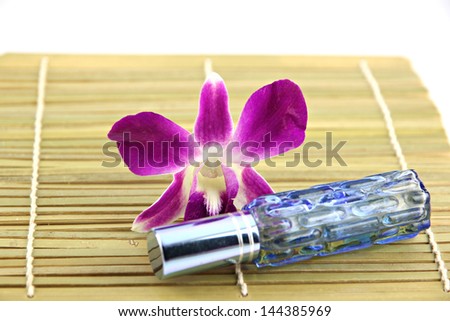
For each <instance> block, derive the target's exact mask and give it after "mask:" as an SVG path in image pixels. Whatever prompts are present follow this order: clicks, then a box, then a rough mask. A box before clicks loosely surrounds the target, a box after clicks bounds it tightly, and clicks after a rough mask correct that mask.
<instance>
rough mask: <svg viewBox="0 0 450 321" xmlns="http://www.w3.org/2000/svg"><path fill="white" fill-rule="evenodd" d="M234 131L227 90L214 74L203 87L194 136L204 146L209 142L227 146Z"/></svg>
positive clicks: (220, 79) (221, 80) (219, 78)
mask: <svg viewBox="0 0 450 321" xmlns="http://www.w3.org/2000/svg"><path fill="white" fill-rule="evenodd" d="M232 131H233V120H232V119H231V115H230V110H229V109H228V92H227V88H226V87H225V83H224V81H223V79H222V78H221V77H220V76H219V75H218V74H217V73H215V72H213V73H211V74H210V75H209V77H208V78H207V79H206V81H205V83H204V84H203V87H202V91H201V94H200V107H199V112H198V116H197V120H196V122H195V125H194V135H195V138H196V140H197V141H198V142H200V144H202V145H204V144H205V143H207V142H217V143H220V144H225V143H227V142H228V141H229V140H230V137H231V133H232Z"/></svg>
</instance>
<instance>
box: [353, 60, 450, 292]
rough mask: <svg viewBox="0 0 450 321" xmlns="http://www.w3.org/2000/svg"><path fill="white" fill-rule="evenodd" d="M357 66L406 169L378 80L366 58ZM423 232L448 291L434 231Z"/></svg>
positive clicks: (444, 267)
mask: <svg viewBox="0 0 450 321" xmlns="http://www.w3.org/2000/svg"><path fill="white" fill-rule="evenodd" d="M359 67H360V69H361V72H362V73H363V75H364V77H365V78H366V81H367V82H368V84H369V85H370V88H371V89H372V92H373V95H374V97H375V100H376V102H377V104H378V106H379V107H380V109H381V112H382V113H383V117H384V121H385V124H386V128H387V130H388V132H389V139H390V141H391V145H392V147H393V148H394V151H395V155H396V156H397V159H398V162H399V163H400V167H401V169H402V170H406V169H408V164H407V163H406V159H405V155H404V154H403V151H402V147H401V145H400V141H399V140H398V138H397V133H396V132H395V127H394V122H393V120H392V116H391V112H390V110H389V106H388V105H387V103H386V101H385V100H384V97H383V94H382V93H381V90H380V86H379V85H378V81H377V80H376V79H375V77H374V75H373V73H372V71H371V70H370V67H369V64H368V63H367V61H366V60H361V61H360V63H359ZM425 233H426V234H427V236H428V242H429V243H430V245H431V250H432V252H433V254H434V261H435V262H436V263H437V266H438V271H439V273H440V275H441V282H442V285H443V288H444V291H445V292H450V280H449V278H448V271H447V268H446V266H445V262H444V260H443V259H442V256H441V251H440V250H439V246H438V244H437V242H436V240H435V238H434V233H433V231H432V229H431V227H430V228H428V229H427V230H426V231H425Z"/></svg>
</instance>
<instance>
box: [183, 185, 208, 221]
mask: <svg viewBox="0 0 450 321" xmlns="http://www.w3.org/2000/svg"><path fill="white" fill-rule="evenodd" d="M208 216H209V215H208V211H207V210H206V206H205V194H204V193H202V192H194V193H192V194H191V196H189V201H188V204H187V207H186V213H184V220H185V221H190V220H196V219H199V218H203V217H208Z"/></svg>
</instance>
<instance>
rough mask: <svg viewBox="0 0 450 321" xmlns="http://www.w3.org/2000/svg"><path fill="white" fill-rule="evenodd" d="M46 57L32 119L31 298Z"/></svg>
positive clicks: (30, 294)
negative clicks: (33, 118) (33, 119)
mask: <svg viewBox="0 0 450 321" xmlns="http://www.w3.org/2000/svg"><path fill="white" fill-rule="evenodd" d="M47 70H48V58H47V57H44V58H42V59H41V62H40V67H39V79H38V87H37V102H36V116H35V121H34V143H33V163H32V174H31V192H30V222H29V225H28V237H27V252H26V257H25V258H26V272H25V278H26V290H27V296H28V297H29V298H32V297H33V296H34V290H35V289H34V285H33V281H34V274H33V262H34V256H33V247H34V232H35V230H36V217H37V190H38V185H39V180H38V177H39V162H40V155H41V140H42V135H41V133H42V118H43V116H44V106H45V85H46V82H47Z"/></svg>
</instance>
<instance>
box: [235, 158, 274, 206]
mask: <svg viewBox="0 0 450 321" xmlns="http://www.w3.org/2000/svg"><path fill="white" fill-rule="evenodd" d="M236 172H237V177H238V181H239V191H238V194H237V196H236V199H235V201H234V205H236V207H238V208H241V207H243V206H244V205H246V204H248V203H249V202H250V201H252V200H254V199H255V198H257V197H259V196H261V195H267V194H273V193H274V191H273V189H272V188H271V187H270V185H269V183H267V181H266V180H265V179H264V178H263V177H262V176H261V175H260V174H259V173H258V172H257V171H255V170H254V169H253V168H251V167H241V168H240V169H239V170H236Z"/></svg>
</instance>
